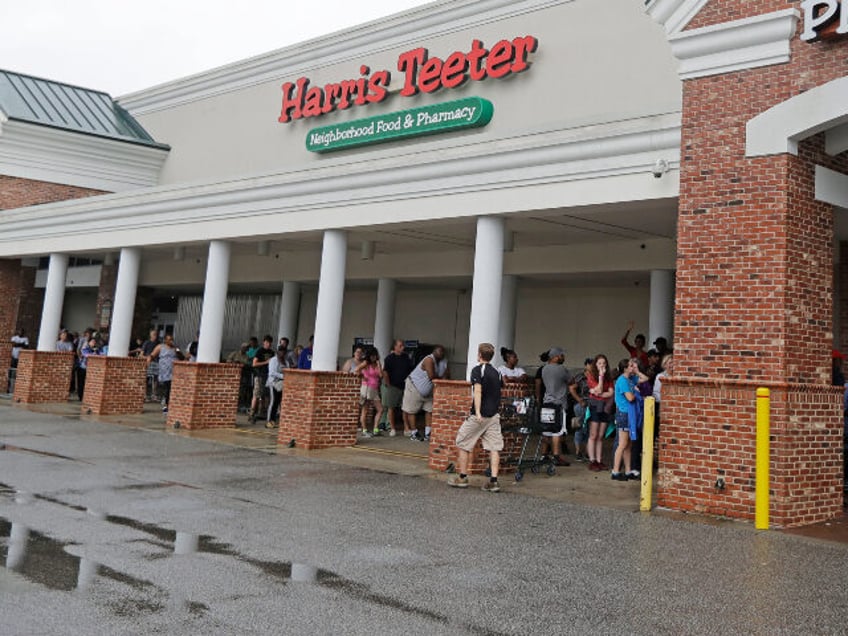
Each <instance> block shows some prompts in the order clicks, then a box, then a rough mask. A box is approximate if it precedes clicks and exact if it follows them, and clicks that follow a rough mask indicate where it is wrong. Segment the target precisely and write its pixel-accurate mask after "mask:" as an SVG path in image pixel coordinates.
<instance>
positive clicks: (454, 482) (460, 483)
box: [448, 475, 468, 488]
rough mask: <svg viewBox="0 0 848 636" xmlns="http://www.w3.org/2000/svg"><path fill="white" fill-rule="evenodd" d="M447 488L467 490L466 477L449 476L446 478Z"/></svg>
mask: <svg viewBox="0 0 848 636" xmlns="http://www.w3.org/2000/svg"><path fill="white" fill-rule="evenodd" d="M448 486H450V487H451V488H468V477H460V476H459V475H451V476H450V477H448Z"/></svg>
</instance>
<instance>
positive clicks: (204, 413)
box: [85, 362, 241, 429]
mask: <svg viewBox="0 0 848 636" xmlns="http://www.w3.org/2000/svg"><path fill="white" fill-rule="evenodd" d="M240 379H241V367H239V365H235V364H214V363H200V362H175V363H174V379H173V381H172V382H171V400H170V404H169V406H168V419H167V425H168V426H171V427H177V423H179V427H180V428H186V429H201V428H221V427H228V426H235V423H236V413H237V411H238V391H239V381H240ZM142 386H144V385H143V384H142ZM85 390H86V392H88V382H86V386H85Z"/></svg>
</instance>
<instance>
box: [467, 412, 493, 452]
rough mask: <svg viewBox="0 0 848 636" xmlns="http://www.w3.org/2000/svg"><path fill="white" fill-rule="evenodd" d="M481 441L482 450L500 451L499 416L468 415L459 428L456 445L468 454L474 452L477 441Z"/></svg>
mask: <svg viewBox="0 0 848 636" xmlns="http://www.w3.org/2000/svg"><path fill="white" fill-rule="evenodd" d="M481 438H482V439H483V449H484V450H487V451H502V450H503V447H504V440H503V435H501V416H500V415H493V416H492V417H481V418H480V419H477V416H476V415H469V416H468V419H467V420H465V421H464V422H463V423H462V426H460V427H459V432H458V433H457V434H456V445H457V446H459V448H461V449H462V450H464V451H468V452H469V453H470V452H471V451H473V450H474V447H475V446H476V445H477V440H478V439H481Z"/></svg>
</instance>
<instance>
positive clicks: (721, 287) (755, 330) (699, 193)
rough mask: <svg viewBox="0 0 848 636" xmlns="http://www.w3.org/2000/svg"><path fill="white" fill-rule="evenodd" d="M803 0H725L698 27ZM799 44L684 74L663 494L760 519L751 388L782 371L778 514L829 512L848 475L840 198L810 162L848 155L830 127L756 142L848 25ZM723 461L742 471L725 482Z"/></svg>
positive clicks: (825, 76)
mask: <svg viewBox="0 0 848 636" xmlns="http://www.w3.org/2000/svg"><path fill="white" fill-rule="evenodd" d="M798 5H799V3H798V2H791V3H787V2H778V1H777V0H765V1H763V2H757V3H751V2H742V1H741V0H735V1H730V0H712V1H711V2H709V3H708V4H707V7H706V9H705V10H704V11H703V12H702V13H701V15H700V16H699V17H698V18H697V19H696V20H695V21H694V22H693V23H692V25H691V27H692V28H695V27H697V26H704V25H705V24H714V23H716V22H720V21H723V20H726V19H729V18H732V19H736V18H739V17H746V16H748V15H751V14H752V13H754V14H760V13H766V12H769V11H772V10H778V9H784V8H787V7H796V8H797V7H798ZM754 7H756V8H754ZM791 49H792V60H791V63H790V64H781V65H775V66H770V67H764V68H759V69H752V70H747V71H740V72H735V73H729V74H726V75H722V76H716V77H704V78H698V79H693V80H687V81H685V82H684V87H683V123H682V132H681V173H680V209H679V215H678V245H677V247H678V260H677V299H676V306H675V330H674V332H675V370H674V373H675V377H676V378H677V379H680V380H683V381H682V382H681V383H675V382H672V383H671V384H669V389H668V393H666V386H665V383H664V385H663V392H664V394H663V403H662V409H663V410H662V427H661V434H662V439H661V449H662V450H661V452H660V468H661V471H660V478H659V480H658V482H659V483H658V485H659V489H660V496H659V500H660V501H661V502H664V503H663V504H662V505H668V506H670V507H675V508H682V509H697V510H705V511H708V512H713V513H717V514H728V515H731V516H737V517H743V518H751V517H752V516H753V499H752V496H753V495H752V493H751V492H749V491H748V490H746V488H747V487H748V486H747V482H746V480H748V479H750V477H751V470H753V464H752V457H753V439H754V438H753V431H754V425H755V422H754V418H753V413H754V410H753V409H754V387H755V386H756V385H757V384H763V385H767V386H772V385H775V383H777V385H779V387H780V388H779V390H778V389H775V391H776V393H777V396H776V400H775V408H774V409H773V412H772V423H773V431H774V432H773V439H774V441H773V456H772V464H773V466H775V471H774V472H773V473H772V476H771V483H772V488H773V490H774V493H775V497H774V499H773V501H772V507H771V509H772V521H773V523H776V524H779V525H796V524H799V523H808V522H811V521H816V520H822V519H827V518H829V517H832V516H833V515H834V514H836V512H837V511H838V510H839V509H841V484H842V471H841V465H840V464H839V460H840V459H841V453H840V452H839V448H838V444H836V443H835V440H834V435H833V434H832V431H836V430H837V428H838V427H841V418H840V417H839V414H840V406H839V395H838V392H834V391H832V390H830V389H829V388H828V386H829V384H830V349H831V347H832V344H833V343H832V314H833V309H832V296H833V249H832V245H833V212H832V209H831V208H830V206H828V205H824V204H822V203H819V202H817V201H815V200H814V184H813V177H814V165H815V164H816V163H820V164H823V165H826V166H828V167H830V168H832V169H834V170H838V171H840V172H843V173H848V162H846V157H845V156H840V157H837V158H831V157H827V156H826V155H824V153H823V137H822V136H816V137H813V138H811V139H809V140H806V141H805V142H803V143H802V144H801V146H800V150H799V154H798V156H793V155H789V154H783V155H776V156H769V157H756V158H750V159H749V158H747V157H745V125H746V123H747V122H748V121H749V120H750V119H752V118H753V117H755V116H756V115H758V114H760V113H762V112H764V111H765V110H767V109H768V108H770V107H772V106H774V105H775V104H778V103H780V102H783V101H785V100H787V99H789V98H791V97H793V96H794V95H797V94H799V93H801V92H804V91H806V90H808V89H810V88H813V87H815V86H818V85H821V84H824V83H826V82H827V81H830V80H832V79H836V78H839V77H842V76H843V75H844V74H845V72H846V63H845V59H846V54H848V40H845V39H843V40H842V41H838V42H828V43H817V44H812V45H811V44H808V43H805V42H802V41H800V40H799V39H798V37H797V35H796V36H795V37H794V38H793V40H792V45H791ZM705 383H706V384H705ZM706 387H709V388H706ZM725 426H729V427H730V428H729V429H726V428H724V427H725ZM728 431H731V432H732V442H733V443H725V442H726V441H727V440H728ZM819 437H821V439H818V438H819ZM672 440H674V441H672ZM814 440H815V441H814ZM812 449H814V450H812ZM810 453H812V454H813V455H812V456H811V455H810ZM718 470H725V471H730V472H728V473H727V474H728V475H730V478H731V482H732V486H730V485H729V486H728V488H726V489H725V490H724V491H720V492H716V491H715V489H714V487H713V486H714V483H715V480H716V478H717V471H718ZM810 484H817V485H816V486H815V488H818V489H820V491H815V492H814V490H815V488H814V487H813V486H812V485H810ZM806 499H811V500H813V501H814V502H815V503H814V505H812V506H807V505H805V504H804V500H806Z"/></svg>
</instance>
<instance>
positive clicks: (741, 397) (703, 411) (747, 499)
mask: <svg viewBox="0 0 848 636" xmlns="http://www.w3.org/2000/svg"><path fill="white" fill-rule="evenodd" d="M763 385H765V386H766V387H767V388H769V389H770V391H771V430H770V438H771V444H770V445H771V449H770V450H771V461H770V462H769V464H770V468H769V474H770V478H771V479H770V482H771V483H770V486H769V491H770V499H771V501H770V504H771V505H770V508H771V515H770V516H771V519H770V521H771V523H772V524H774V525H777V526H793V525H804V524H808V523H815V522H816V521H819V520H821V519H822V518H830V517H833V516H836V515H838V514H839V513H840V512H841V511H842V498H841V495H842V492H841V491H842V479H841V470H842V468H841V467H842V462H841V458H842V425H841V414H842V408H841V406H840V404H839V399H838V398H840V397H841V395H842V390H841V389H839V388H838V387H829V386H813V385H789V384H786V383H782V384H781V383H776V384H775V383H773V384H766V383H761V382H743V381H739V382H726V381H712V380H692V379H690V380H681V379H678V378H667V379H666V380H664V381H663V388H662V390H663V400H662V427H661V432H662V433H661V438H660V452H659V456H660V458H661V462H660V473H659V478H660V481H661V482H662V483H663V487H662V488H661V489H660V491H659V493H658V499H657V503H658V505H660V506H664V507H668V508H674V509H676V510H692V511H695V512H704V513H710V514H717V515H722V516H727V517H741V518H744V519H753V510H754V485H755V477H756V475H755V467H756V452H755V451H756V427H755V426H753V425H752V422H755V421H756V391H757V387H759V386H763ZM834 398H836V399H834ZM690 411H691V412H694V413H697V414H700V418H699V419H700V425H699V431H698V432H697V434H695V433H693V431H691V430H690V419H689V418H688V417H687V416H686V413H687V412H690ZM834 466H836V467H837V468H838V469H839V470H836V471H834V470H833V467H834ZM719 478H721V479H723V480H724V484H725V485H724V488H723V489H722V488H717V487H716V481H717V479H719Z"/></svg>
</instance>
